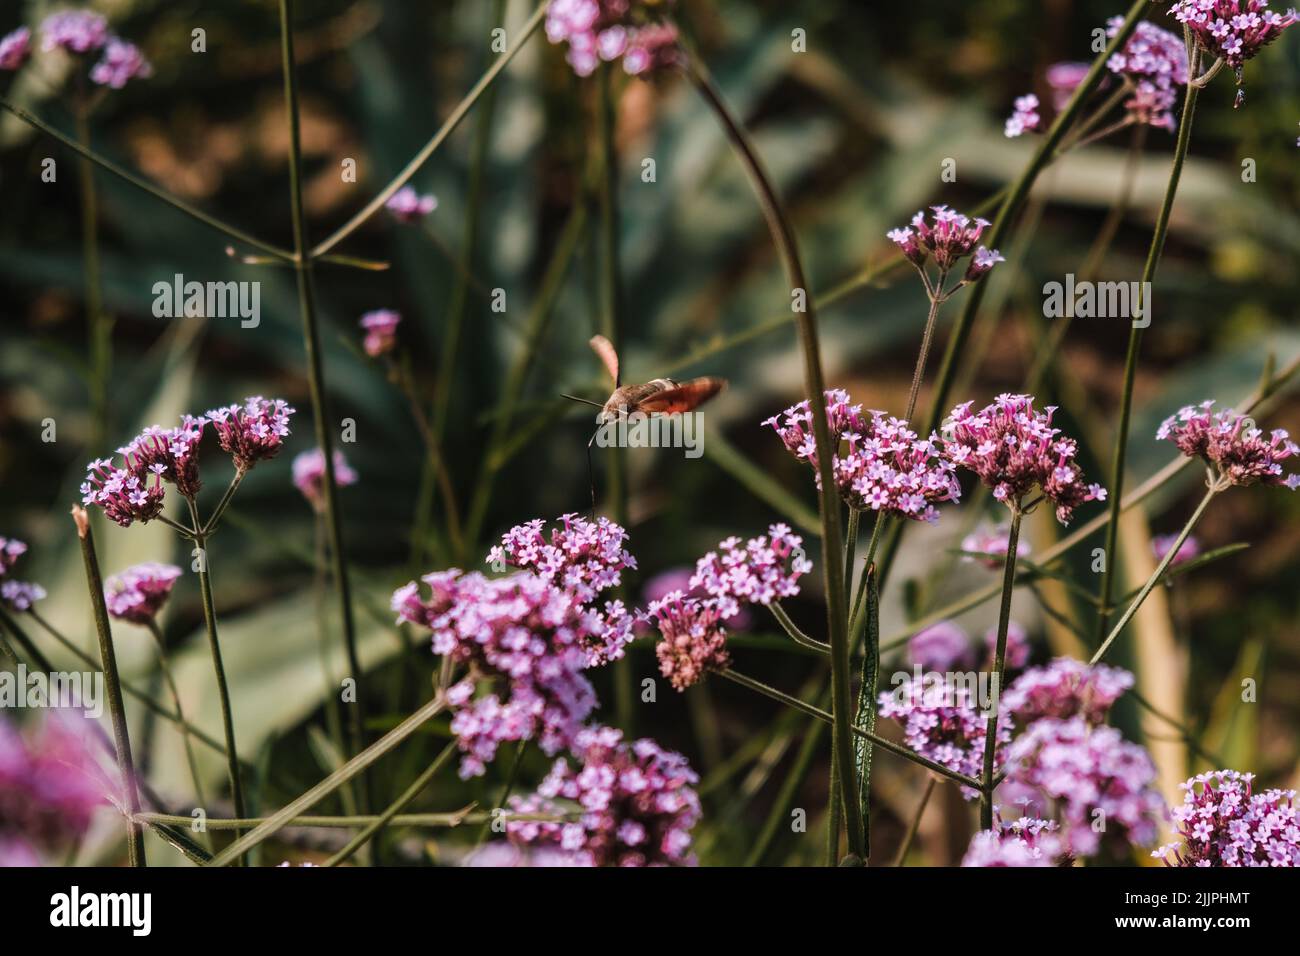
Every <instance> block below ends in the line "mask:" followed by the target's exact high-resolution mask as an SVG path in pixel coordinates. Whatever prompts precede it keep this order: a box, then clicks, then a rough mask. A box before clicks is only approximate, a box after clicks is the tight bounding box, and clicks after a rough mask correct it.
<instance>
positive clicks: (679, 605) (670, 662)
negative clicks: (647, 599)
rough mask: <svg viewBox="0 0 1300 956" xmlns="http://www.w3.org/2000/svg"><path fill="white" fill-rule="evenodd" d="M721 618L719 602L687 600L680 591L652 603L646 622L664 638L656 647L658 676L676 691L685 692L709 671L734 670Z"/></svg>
mask: <svg viewBox="0 0 1300 956" xmlns="http://www.w3.org/2000/svg"><path fill="white" fill-rule="evenodd" d="M721 618H722V614H721V612H720V610H719V604H718V602H717V601H715V600H710V599H704V600H700V599H697V598H688V597H684V596H683V595H682V592H681V591H673V592H671V593H669V594H668V595H667V596H666V597H664V598H663V600H660V601H654V602H652V603H651V604H650V607H649V608H648V609H647V610H646V611H645V613H644V615H643V619H644V620H646V621H649V622H651V623H653V624H654V625H655V626H656V627H657V628H658V629H659V633H660V634H661V635H662V640H660V641H659V643H658V644H656V645H655V656H656V657H657V658H658V659H659V672H660V673H661V674H663V675H664V677H666V678H667V679H668V681H669V683H671V684H672V685H673V688H674V689H675V690H679V691H683V690H686V688H688V687H690V686H691V685H693V684H697V683H699V682H700V681H701V680H703V679H704V676H705V675H706V674H707V673H709V672H710V671H720V670H725V669H726V668H728V667H730V666H731V655H730V654H729V653H728V651H727V630H726V628H725V627H723V626H722V620H721Z"/></svg>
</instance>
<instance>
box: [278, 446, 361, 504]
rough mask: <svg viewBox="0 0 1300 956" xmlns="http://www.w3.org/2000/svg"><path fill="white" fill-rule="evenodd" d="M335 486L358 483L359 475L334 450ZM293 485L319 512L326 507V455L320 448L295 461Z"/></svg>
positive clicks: (342, 486)
mask: <svg viewBox="0 0 1300 956" xmlns="http://www.w3.org/2000/svg"><path fill="white" fill-rule="evenodd" d="M333 458H334V484H335V486H336V487H339V488H346V487H347V486H348V485H355V484H356V483H357V473H356V472H355V471H353V470H352V468H351V466H350V465H348V462H347V459H346V458H344V457H343V452H341V451H339V450H338V449H337V448H335V449H334V455H333ZM293 485H294V487H295V488H297V489H298V490H299V491H300V492H302V496H303V497H304V498H306V499H307V501H308V503H309V504H310V505H311V506H312V507H313V508H314V509H316V510H317V511H320V510H322V509H323V508H324V507H325V453H324V452H322V451H321V450H320V449H319V448H313V449H312V450H311V451H304V452H302V453H301V454H299V455H298V456H297V457H296V458H294V460H293Z"/></svg>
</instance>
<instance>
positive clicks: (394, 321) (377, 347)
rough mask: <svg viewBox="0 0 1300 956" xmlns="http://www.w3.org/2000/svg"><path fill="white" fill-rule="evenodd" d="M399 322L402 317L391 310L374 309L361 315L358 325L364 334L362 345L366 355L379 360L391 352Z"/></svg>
mask: <svg viewBox="0 0 1300 956" xmlns="http://www.w3.org/2000/svg"><path fill="white" fill-rule="evenodd" d="M401 321H402V316H401V315H400V314H399V313H397V312H394V311H393V310H392V309H376V310H375V311H374V312H367V313H366V314H365V315H363V316H362V317H361V321H360V322H359V323H358V324H359V325H360V326H361V328H363V329H364V330H365V333H366V338H365V341H364V342H363V343H362V345H363V347H364V348H365V350H366V354H367V355H369V356H370V357H371V358H379V356H381V355H386V354H388V353H389V352H391V351H392V350H393V347H394V346H395V345H397V326H398V323H400V322H401Z"/></svg>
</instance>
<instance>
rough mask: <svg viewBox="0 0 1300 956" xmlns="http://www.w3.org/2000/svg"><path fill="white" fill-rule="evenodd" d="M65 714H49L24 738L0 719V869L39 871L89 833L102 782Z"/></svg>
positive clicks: (100, 799)
mask: <svg viewBox="0 0 1300 956" xmlns="http://www.w3.org/2000/svg"><path fill="white" fill-rule="evenodd" d="M78 719H80V718H76V717H73V716H72V715H71V714H70V713H63V712H58V711H56V712H53V713H51V714H49V715H48V716H47V717H46V718H45V720H44V722H43V723H42V724H41V725H40V727H39V728H37V729H36V730H35V731H34V732H31V733H29V734H28V735H27V736H25V737H24V735H23V734H20V733H19V731H18V728H17V727H15V726H14V725H13V724H11V723H10V722H9V721H8V720H7V719H4V718H0V865H2V866H39V865H40V853H41V851H45V852H50V853H53V852H58V851H61V850H65V849H66V848H67V846H68V845H69V844H71V843H72V841H74V840H76V839H77V838H78V837H80V836H82V835H83V834H84V833H85V832H86V830H87V829H88V828H89V827H90V822H91V818H92V817H93V815H94V813H95V811H96V810H97V809H98V808H99V807H100V806H101V805H103V804H104V803H105V802H106V801H105V799H104V793H105V786H104V783H105V781H104V778H103V776H102V774H100V773H99V771H98V767H97V765H96V763H95V760H94V757H93V756H92V754H91V752H90V750H89V748H88V747H87V746H86V743H85V741H84V740H83V739H82V737H81V734H80V733H79V732H78V730H77V728H76V724H75V723H74V721H75V720H78Z"/></svg>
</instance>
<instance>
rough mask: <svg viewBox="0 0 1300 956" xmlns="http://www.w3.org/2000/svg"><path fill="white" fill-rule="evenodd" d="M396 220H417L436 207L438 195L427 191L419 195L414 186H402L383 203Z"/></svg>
mask: <svg viewBox="0 0 1300 956" xmlns="http://www.w3.org/2000/svg"><path fill="white" fill-rule="evenodd" d="M384 208H385V209H387V210H388V211H389V212H390V213H391V214H392V216H393V218H394V219H396V220H397V221H398V222H419V221H420V220H421V219H423V218H424V217H425V216H427V215H429V213H431V212H433V211H434V210H435V209H437V208H438V197H437V196H435V195H433V194H432V193H429V194H428V195H426V196H421V195H420V194H419V193H418V192H416V191H415V187H414V186H403V187H402V188H401V189H399V190H398V191H397V192H395V193H393V195H392V196H391V197H390V198H389V200H388V202H386V203H384Z"/></svg>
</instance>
